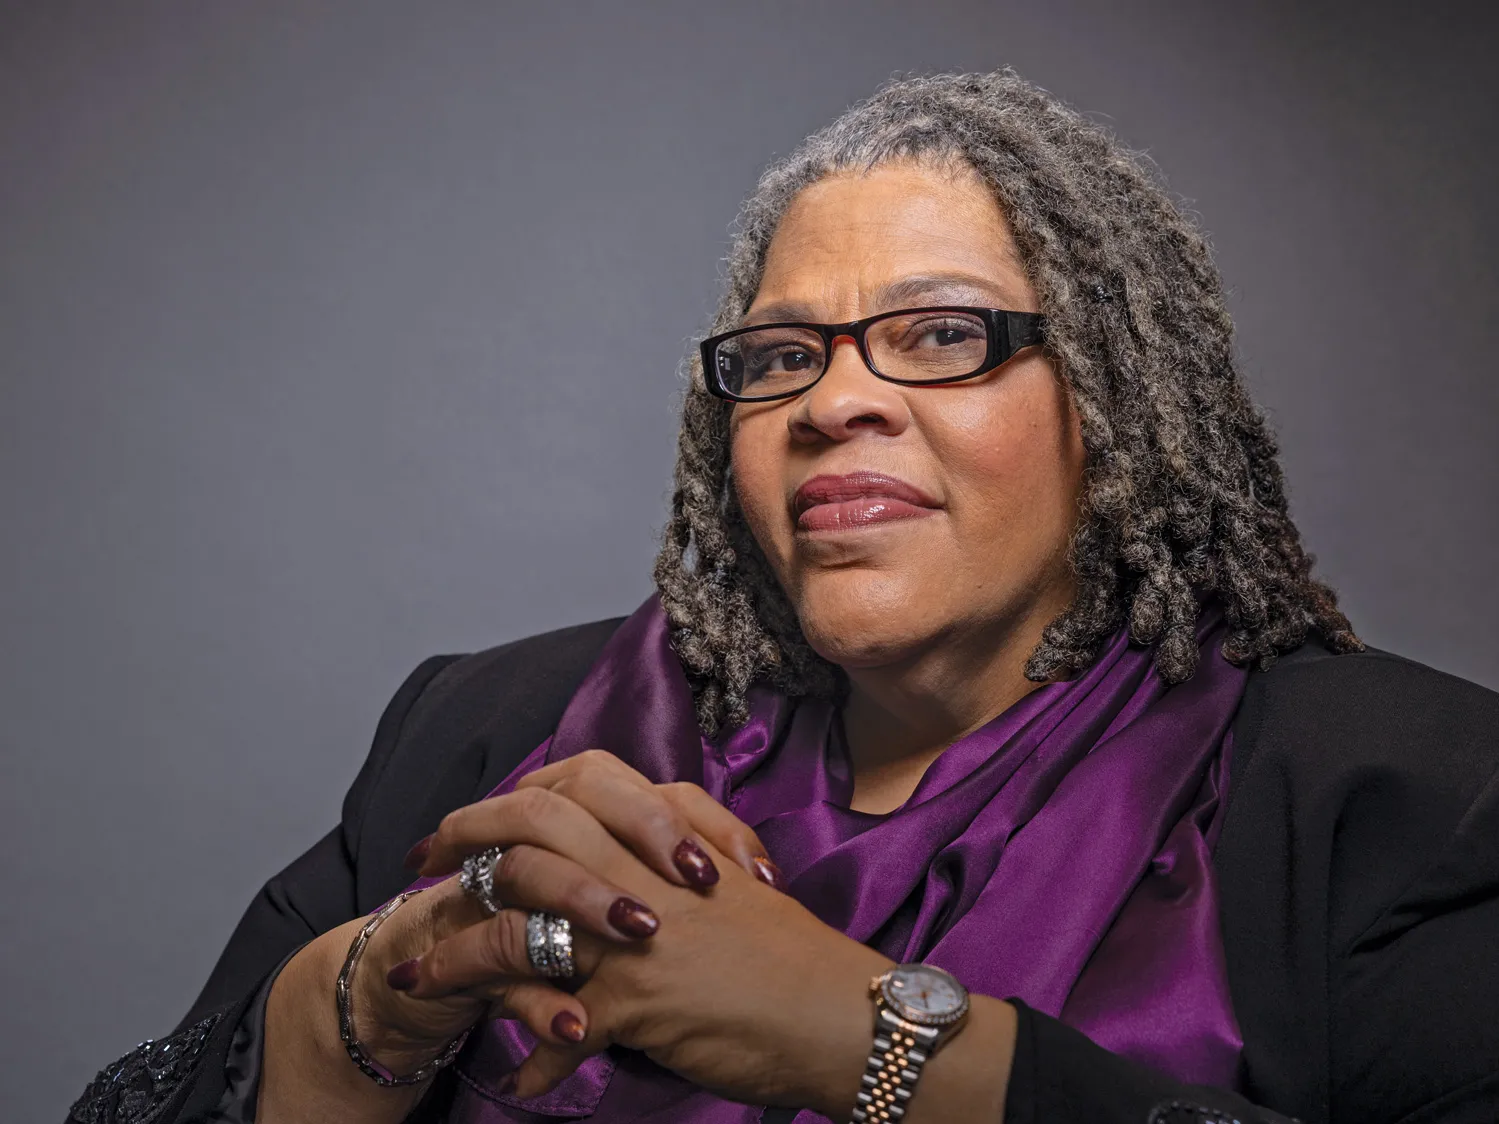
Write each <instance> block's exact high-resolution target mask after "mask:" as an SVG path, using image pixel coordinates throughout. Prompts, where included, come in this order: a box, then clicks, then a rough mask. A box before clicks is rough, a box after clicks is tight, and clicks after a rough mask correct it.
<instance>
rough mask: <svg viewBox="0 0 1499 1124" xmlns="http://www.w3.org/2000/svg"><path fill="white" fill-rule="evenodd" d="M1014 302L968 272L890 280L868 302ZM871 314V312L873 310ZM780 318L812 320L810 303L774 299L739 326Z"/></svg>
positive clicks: (884, 308)
mask: <svg viewBox="0 0 1499 1124" xmlns="http://www.w3.org/2000/svg"><path fill="white" fill-rule="evenodd" d="M975 303H977V304H983V305H986V306H987V305H989V304H991V303H992V304H995V305H996V306H998V307H1004V306H1006V305H1008V304H1012V303H1014V302H1013V300H1012V298H1011V297H1010V296H1008V295H1007V294H1006V292H1005V290H1004V289H1002V288H1001V287H1000V286H998V285H996V284H995V283H994V282H993V281H990V280H988V279H987V278H984V277H979V276H976V275H974V274H971V273H922V274H917V275H915V276H912V277H902V278H900V279H899V280H897V281H890V282H888V283H886V284H884V285H881V286H880V287H879V288H877V289H875V290H874V292H873V293H871V294H870V304H871V305H872V306H873V307H874V308H876V309H878V310H879V311H880V312H890V311H894V310H895V309H898V308H912V307H919V306H921V305H944V304H975ZM871 315H874V314H873V313H872V314H871ZM784 320H802V321H815V320H816V317H815V315H814V314H813V310H812V306H811V305H809V304H807V303H806V302H804V301H775V302H772V303H771V304H767V305H762V306H761V307H759V308H757V309H755V310H754V311H753V312H751V313H749V314H748V315H746V316H745V317H744V319H743V321H742V322H741V325H742V326H743V327H748V326H750V325H751V324H773V323H777V322H780V321H784Z"/></svg>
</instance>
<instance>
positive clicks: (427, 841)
mask: <svg viewBox="0 0 1499 1124" xmlns="http://www.w3.org/2000/svg"><path fill="white" fill-rule="evenodd" d="M430 850H432V836H430V835H428V836H426V837H425V838H423V839H418V840H417V841H416V842H415V843H414V844H412V846H411V850H409V851H407V852H406V857H405V858H404V859H402V860H401V864H402V865H403V866H405V868H406V869H407V870H421V869H422V867H423V866H425V865H426V862H427V852H429V851H430Z"/></svg>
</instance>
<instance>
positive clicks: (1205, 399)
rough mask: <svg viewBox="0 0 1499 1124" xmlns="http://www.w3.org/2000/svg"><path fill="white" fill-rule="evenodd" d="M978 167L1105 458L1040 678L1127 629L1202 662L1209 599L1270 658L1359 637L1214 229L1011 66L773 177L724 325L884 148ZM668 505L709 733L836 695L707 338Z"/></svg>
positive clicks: (1163, 656) (896, 95) (1235, 632)
mask: <svg viewBox="0 0 1499 1124" xmlns="http://www.w3.org/2000/svg"><path fill="white" fill-rule="evenodd" d="M894 160H920V161H926V162H931V163H938V164H955V165H967V166H968V167H971V168H972V169H973V170H974V171H975V172H977V174H978V175H979V177H980V178H981V179H982V180H983V182H984V183H985V184H987V185H988V187H989V188H990V189H991V190H992V191H993V192H994V195H995V198H996V199H997V200H998V202H999V204H1000V206H1001V208H1002V209H1003V210H1004V212H1005V214H1006V216H1007V218H1008V219H1009V223H1010V227H1011V229H1012V230H1013V232H1014V236H1015V239H1016V243H1017V246H1018V248H1019V251H1020V254H1021V260H1022V261H1023V263H1024V265H1025V267H1026V270H1027V273H1028V275H1029V277H1030V279H1031V282H1032V284H1033V285H1034V286H1035V289H1036V292H1037V295H1038V297H1039V299H1040V305H1041V311H1042V312H1043V313H1045V315H1046V317H1047V321H1048V334H1047V343H1046V347H1047V349H1048V352H1049V354H1050V355H1051V357H1052V359H1053V360H1054V361H1055V363H1056V364H1057V368H1058V370H1059V371H1060V373H1061V377H1062V378H1063V379H1064V380H1065V383H1066V386H1067V388H1068V390H1069V392H1070V394H1071V397H1072V400H1073V403H1074V405H1075V408H1076V410H1077V412H1078V417H1079V422H1080V425H1081V429H1082V436H1083V442H1084V446H1085V448H1086V451H1087V462H1086V469H1085V473H1084V482H1083V494H1082V505H1081V508H1082V509H1081V512H1080V516H1079V520H1078V524H1077V527H1076V529H1075V531H1074V533H1073V536H1072V541H1071V544H1070V553H1069V558H1070V562H1071V566H1072V569H1073V573H1074V576H1075V579H1076V588H1077V594H1076V598H1075V600H1074V602H1073V604H1072V605H1071V607H1070V608H1068V609H1067V610H1066V611H1065V612H1064V613H1062V615H1061V616H1059V617H1058V618H1057V619H1056V620H1054V621H1052V622H1051V623H1050V624H1049V626H1048V627H1047V628H1046V631H1045V633H1044V635H1043V637H1042V639H1041V642H1040V644H1039V645H1038V646H1037V647H1036V649H1035V651H1034V652H1032V653H1031V656H1030V658H1029V660H1028V662H1027V664H1026V668H1025V674H1026V676H1027V677H1028V678H1030V679H1032V680H1036V681H1042V680H1047V679H1053V678H1065V677H1068V676H1070V675H1073V674H1075V673H1076V672H1078V671H1080V670H1081V669H1083V668H1085V667H1086V666H1087V665H1088V664H1089V663H1091V662H1092V660H1093V659H1094V658H1095V656H1096V654H1097V653H1098V651H1099V650H1100V648H1101V647H1102V645H1103V643H1104V642H1105V641H1106V640H1107V639H1108V638H1109V637H1110V636H1112V635H1113V634H1114V633H1115V632H1116V631H1117V630H1118V629H1119V627H1120V626H1121V624H1126V623H1127V624H1128V627H1129V633H1130V637H1131V639H1132V640H1134V641H1136V642H1138V643H1141V644H1150V645H1154V658H1155V665H1156V668H1157V670H1158V672H1159V673H1160V675H1161V676H1162V677H1163V678H1164V679H1165V680H1166V681H1168V682H1180V681H1182V680H1184V679H1187V678H1189V677H1190V676H1191V675H1192V674H1193V672H1194V671H1195V670H1196V665H1197V644H1196V640H1195V638H1194V626H1195V623H1196V619H1197V614H1198V605H1199V599H1200V598H1201V597H1204V596H1208V595H1212V596H1214V597H1216V598H1217V599H1218V601H1219V602H1220V603H1221V605H1222V606H1223V609H1224V612H1225V615H1226V618H1227V621H1228V625H1229V635H1228V638H1227V640H1226V641H1225V642H1224V645H1223V655H1224V656H1225V657H1226V658H1228V659H1229V660H1232V661H1233V662H1235V663H1238V664H1251V663H1255V664H1258V665H1259V666H1261V667H1266V666H1268V665H1269V664H1270V663H1271V662H1273V661H1274V659H1275V658H1276V656H1277V655H1279V654H1280V653H1282V652H1286V651H1290V650H1291V649H1294V648H1296V647H1298V646H1299V645H1301V644H1302V643H1303V642H1304V641H1305V639H1306V636H1307V633H1308V630H1309V629H1311V628H1315V629H1317V630H1318V631H1319V632H1320V633H1321V635H1322V637H1323V639H1324V641H1325V643H1327V645H1328V646H1329V647H1330V648H1332V649H1333V650H1334V651H1339V652H1343V651H1353V650H1357V649H1359V648H1361V647H1362V644H1361V642H1360V641H1359V639H1358V637H1357V636H1355V635H1354V633H1353V631H1352V628H1351V626H1350V625H1349V622H1348V619H1347V618H1346V617H1345V616H1344V615H1343V614H1342V613H1341V612H1340V611H1339V610H1338V608H1337V599H1336V596H1335V595H1334V593H1333V591H1332V590H1331V589H1330V588H1328V586H1326V585H1325V584H1323V583H1322V582H1320V581H1318V580H1316V579H1315V578H1313V577H1312V576H1311V568H1312V562H1313V560H1312V558H1311V556H1309V555H1308V554H1307V553H1306V551H1305V550H1304V549H1303V548H1302V545H1301V536H1300V533H1299V532H1298V531H1297V528H1296V525H1295V524H1294V523H1293V522H1292V521H1291V517H1290V514H1289V511H1288V508H1287V502H1286V493H1285V487H1284V480H1283V477H1282V475H1281V470H1280V465H1279V463H1278V462H1277V460H1276V453H1277V449H1276V444H1275V439H1274V437H1273V435H1272V434H1271V433H1270V431H1269V428H1268V427H1267V425H1266V422H1265V419H1264V416H1263V415H1262V414H1261V412H1260V411H1259V409H1258V408H1257V407H1256V406H1255V405H1254V404H1253V402H1251V400H1250V398H1249V395H1248V393H1247V391H1246V389H1245V387H1244V384H1243V382H1242V380H1241V378H1240V375H1239V371H1238V368H1237V365H1236V362H1235V359H1234V355H1233V348H1232V337H1233V324H1232V321H1231V320H1230V318H1229V315H1228V311H1227V309H1226V307H1225V303H1224V296H1223V286H1222V282H1221V280H1220V278H1219V276H1218V272H1217V270H1216V268H1215V267H1214V265H1213V262H1212V259H1211V256H1210V254H1209V250H1208V247H1207V244H1206V242H1205V240H1204V238H1203V236H1202V235H1201V234H1200V233H1199V231H1198V230H1197V229H1196V227H1195V226H1194V224H1193V223H1192V222H1191V221H1190V220H1189V219H1188V218H1187V216H1185V215H1184V214H1183V213H1182V212H1181V211H1180V210H1179V209H1178V208H1177V207H1176V206H1175V205H1174V204H1173V202H1172V201H1171V199H1170V198H1169V197H1168V196H1167V194H1166V193H1165V191H1164V190H1163V188H1162V187H1161V186H1160V185H1159V184H1158V183H1157V182H1156V180H1155V179H1154V178H1153V176H1152V175H1151V173H1150V172H1149V171H1148V170H1147V167H1146V166H1145V163H1144V161H1143V160H1141V159H1140V158H1139V157H1137V156H1136V155H1135V154H1133V153H1131V152H1130V151H1128V150H1127V149H1125V148H1124V147H1123V146H1122V145H1121V144H1120V143H1119V142H1118V141H1117V140H1115V139H1114V138H1113V137H1112V136H1111V135H1110V134H1109V133H1108V132H1107V131H1105V130H1104V129H1103V128H1101V127H1100V126H1098V125H1097V124H1095V123H1093V122H1092V121H1089V120H1088V119H1087V118H1085V117H1083V116H1082V115H1081V114H1079V113H1077V112H1076V111H1074V110H1072V109H1070V108H1068V107H1067V106H1065V105H1063V104H1061V103H1060V102H1059V101H1057V100H1056V99H1055V98H1054V97H1052V96H1051V95H1050V94H1048V93H1046V92H1045V91H1043V90H1041V89H1039V88H1037V87H1036V86H1033V85H1031V84H1030V83H1028V82H1026V81H1024V80H1023V79H1021V78H1020V77H1019V76H1017V75H1016V74H1015V73H1014V72H1013V71H1010V70H1002V71H998V72H995V73H992V74H944V75H935V76H930V77H919V78H908V79H903V80H899V81H895V82H892V83H890V84H888V85H886V86H884V87H883V88H882V89H881V90H879V91H878V92H877V93H876V94H875V95H874V96H873V97H872V98H870V99H869V100H867V101H865V102H862V103H860V104H858V105H856V106H854V107H853V108H852V109H850V110H848V111H847V112H846V113H844V114H843V116H841V117H839V118H838V119H837V120H836V121H834V122H833V123H832V124H831V125H828V126H827V127H826V128H824V129H822V130H821V131H819V132H817V133H815V134H813V135H812V136H811V137H809V138H808V139H807V140H805V141H804V142H803V143H802V144H801V146H800V147H799V148H797V149H796V151H794V152H793V153H792V154H791V155H790V156H788V157H786V158H785V159H783V160H780V161H777V162H776V163H774V164H773V165H771V167H770V168H769V169H767V171H766V172H765V173H764V174H763V175H762V176H761V178H760V181H759V184H758V185H757V186H756V188H755V190H754V192H753V193H752V194H751V195H750V196H749V198H748V200H747V201H746V202H745V204H744V206H743V209H742V210H741V212H740V216H739V221H738V224H737V228H736V231H735V235H734V239H733V244H732V247H731V249H730V252H729V255H728V259H727V278H726V282H727V283H726V286H725V291H724V293H723V297H722V300H721V301H720V304H719V307H718V312H717V316H716V318H715V320H714V323H713V327H712V329H711V331H713V332H721V331H727V330H729V329H731V328H734V327H737V326H738V322H739V319H740V318H741V317H742V316H743V315H744V313H745V311H746V309H747V308H748V307H749V304H750V302H751V301H752V300H753V298H754V295H755V292H756V290H757V289H758V287H759V284H760V279H761V275H762V273H763V270H764V266H765V257H766V251H767V249H768V247H769V245H770V241H771V238H772V236H773V235H774V233H775V231H776V227H777V225H778V224H779V223H780V221H781V218H782V216H783V215H784V214H785V212H786V209H787V207H788V206H789V205H790V203H791V201H792V200H793V198H795V196H796V195H797V193H798V192H800V191H801V190H802V189H803V188H805V187H807V186H808V185H810V184H812V183H814V182H816V181H818V180H820V179H822V178H824V177H826V176H828V175H831V174H834V173H837V172H840V171H855V172H857V171H867V170H869V169H871V168H874V167H876V166H878V165H880V164H882V163H885V162H887V161H894ZM687 362H688V370H689V374H690V384H689V386H688V389H687V392H686V399H685V401H684V404H683V409H682V425H681V432H680V436H679V439H678V446H677V463H676V472H675V491H674V494H673V498H672V508H671V516H670V520H669V522H668V524H667V526H666V529H665V533H664V541H663V544H662V547H661V552H660V554H659V555H658V557H657V560H656V565H655V581H656V586H657V588H658V590H659V591H660V596H661V603H662V605H663V607H664V609H665V611H666V614H667V617H668V619H669V621H670V625H671V636H672V644H673V647H674V649H675V651H676V653H677V656H678V658H679V659H680V660H681V661H682V665H683V667H684V668H685V670H686V672H687V675H688V678H689V680H690V681H691V682H692V685H693V691H694V694H695V697H696V700H697V713H698V721H699V723H700V725H701V726H702V728H703V729H704V731H706V732H709V733H712V732H714V731H716V730H718V729H719V728H721V727H723V726H725V725H730V726H732V725H738V724H739V723H741V722H743V721H744V718H745V715H746V702H745V696H746V692H747V691H748V689H749V688H750V686H751V685H752V684H754V683H756V682H766V683H769V684H771V685H774V686H776V687H778V688H780V689H782V690H784V691H787V692H788V693H791V694H795V695H816V696H822V697H836V696H837V694H838V692H839V690H840V688H841V684H842V679H841V672H840V671H839V670H838V669H837V668H835V667H833V666H832V665H831V664H829V663H828V662H827V661H825V660H823V659H822V658H821V657H820V656H818V655H817V654H816V653H815V652H813V651H812V650H811V648H810V647H809V646H808V644H807V642H806V640H805V639H804V638H803V637H802V634H801V631H800V628H799V627H798V625H797V620H796V615H795V613H794V611H793V610H792V607H791V605H790V604H789V603H788V601H787V599H786V597H785V595H784V593H783V592H782V590H781V589H780V587H779V585H778V583H777V581H776V579H775V577H774V576H773V575H772V573H771V571H770V567H769V565H768V563H767V562H766V560H765V557H764V555H763V554H762V553H761V551H760V548H759V547H758V546H757V545H756V543H755V541H754V539H753V538H752V537H751V535H750V532H749V530H748V527H747V526H746V523H745V520H744V517H743V514H742V513H741V511H740V510H739V505H738V502H737V500H736V499H735V496H734V490H733V488H732V486H731V483H730V464H729V412H730V410H731V409H732V406H731V404H730V403H728V402H724V401H722V400H720V399H718V398H715V397H712V396H711V395H709V394H708V392H707V391H706V389H705V388H704V383H703V373H702V369H701V362H700V361H699V360H698V359H697V357H696V349H695V348H694V349H693V354H692V355H691V356H690V357H689V359H688V361H687Z"/></svg>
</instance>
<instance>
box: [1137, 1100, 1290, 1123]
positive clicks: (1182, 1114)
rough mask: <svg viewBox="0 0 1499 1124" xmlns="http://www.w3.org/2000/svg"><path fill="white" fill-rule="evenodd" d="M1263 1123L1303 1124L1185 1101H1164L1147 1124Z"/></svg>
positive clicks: (1268, 1114)
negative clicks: (1253, 1116)
mask: <svg viewBox="0 0 1499 1124" xmlns="http://www.w3.org/2000/svg"><path fill="white" fill-rule="evenodd" d="M1261 1121H1263V1124H1271V1122H1273V1121H1281V1122H1284V1124H1301V1122H1300V1121H1298V1120H1297V1119H1296V1118H1295V1117H1290V1118H1287V1117H1284V1116H1276V1115H1274V1114H1272V1113H1266V1114H1265V1115H1264V1116H1263V1117H1256V1118H1253V1119H1248V1118H1244V1117H1241V1116H1237V1115H1235V1114H1234V1113H1232V1112H1229V1111H1227V1110H1225V1109H1221V1108H1210V1107H1209V1106H1207V1105H1204V1104H1198V1103H1196V1102H1195V1101H1184V1100H1169V1101H1162V1102H1161V1103H1160V1104H1158V1105H1156V1106H1155V1108H1153V1109H1151V1110H1150V1118H1149V1120H1148V1121H1147V1122H1146V1124H1261Z"/></svg>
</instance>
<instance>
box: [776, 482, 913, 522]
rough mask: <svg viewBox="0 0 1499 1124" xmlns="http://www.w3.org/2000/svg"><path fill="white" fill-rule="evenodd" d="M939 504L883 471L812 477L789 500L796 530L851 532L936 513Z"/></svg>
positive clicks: (910, 485) (911, 485)
mask: <svg viewBox="0 0 1499 1124" xmlns="http://www.w3.org/2000/svg"><path fill="white" fill-rule="evenodd" d="M940 507H941V504H939V503H938V502H937V501H936V500H934V499H933V498H932V497H931V496H929V495H927V494H926V493H925V492H923V491H922V490H921V489H920V488H918V487H916V486H915V485H914V484H908V483H906V481H904V480H901V479H899V478H897V477H894V476H886V475H885V474H884V473H882V472H851V473H848V474H847V475H844V476H829V475H823V476H814V477H812V479H810V480H808V481H807V482H806V483H804V484H803V485H802V486H801V487H800V488H798V489H797V490H796V493H795V495H793V496H792V498H791V513H792V516H793V518H794V519H795V520H796V526H797V530H799V531H809V532H817V531H823V532H827V531H852V530H858V529H860V528H863V527H871V526H877V525H879V524H882V523H890V522H894V521H896V520H900V519H915V518H919V517H921V516H924V515H931V514H933V513H935V512H936V511H937V510H938V509H939V508H940Z"/></svg>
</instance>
